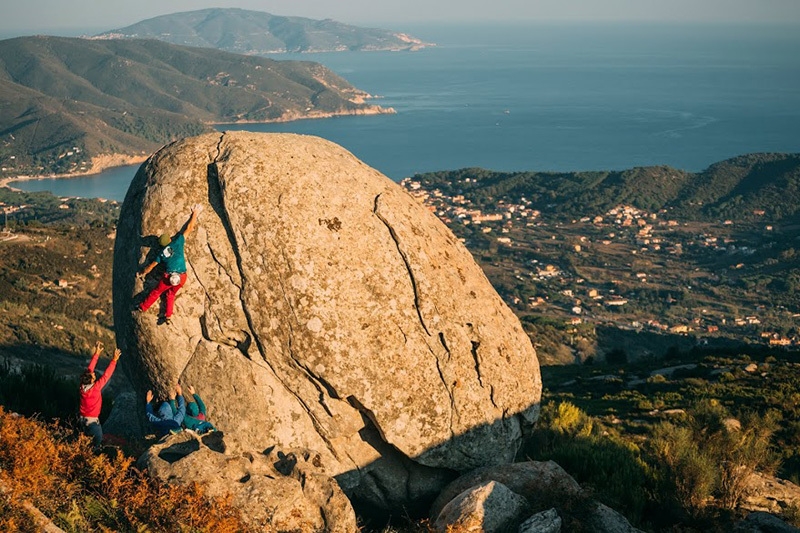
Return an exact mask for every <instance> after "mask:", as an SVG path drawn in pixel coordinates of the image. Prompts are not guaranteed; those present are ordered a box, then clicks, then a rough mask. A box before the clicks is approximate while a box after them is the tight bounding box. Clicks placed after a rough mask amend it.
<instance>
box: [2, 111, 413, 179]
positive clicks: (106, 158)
mask: <svg viewBox="0 0 800 533" xmlns="http://www.w3.org/2000/svg"><path fill="white" fill-rule="evenodd" d="M394 114H397V111H395V109H394V108H392V107H381V106H378V105H371V106H367V107H364V108H360V109H353V110H347V111H344V112H311V113H306V114H305V115H299V114H297V115H294V114H291V113H290V114H287V115H284V116H282V117H280V118H279V119H275V120H236V121H226V122H206V124H207V125H209V126H220V125H224V124H272V123H281V122H293V121H296V120H316V119H324V118H333V117H341V116H363V115H394ZM150 155H151V154H148V155H130V154H100V155H97V156H94V157H93V158H92V165H91V168H90V169H89V170H86V171H83V172H66V173H62V174H41V175H28V174H20V175H16V176H2V177H0V187H5V188H7V189H11V190H12V191H16V192H24V191H22V189H17V188H16V187H13V186H12V185H11V184H12V183H14V182H17V181H32V180H42V179H69V178H81V177H85V176H92V175H94V174H100V173H101V172H103V171H105V170H108V169H110V168H116V167H124V166H128V165H137V164H141V163H143V162H145V161H146V160H147V158H148V157H150Z"/></svg>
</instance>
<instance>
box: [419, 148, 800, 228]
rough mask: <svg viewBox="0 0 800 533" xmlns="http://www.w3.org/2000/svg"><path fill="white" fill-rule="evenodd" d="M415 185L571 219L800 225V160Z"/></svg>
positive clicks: (443, 177)
mask: <svg viewBox="0 0 800 533" xmlns="http://www.w3.org/2000/svg"><path fill="white" fill-rule="evenodd" d="M466 178H470V179H469V180H467V179H466ZM415 179H419V180H421V181H423V182H424V183H425V184H426V188H430V187H438V188H440V189H441V190H442V191H443V192H445V193H446V194H452V195H457V194H463V195H464V196H465V197H467V198H468V199H469V200H470V201H472V202H474V203H476V204H479V205H493V204H496V203H497V202H498V201H499V200H502V199H506V198H520V197H525V198H526V199H527V200H530V201H531V202H533V206H534V207H536V208H537V209H546V210H547V211H549V212H555V213H561V214H563V215H565V216H569V217H581V216H584V215H585V214H586V213H603V212H607V211H608V210H609V209H611V208H613V207H616V206H618V205H621V204H624V205H631V206H634V207H637V208H639V209H643V210H646V211H651V212H652V211H658V210H659V209H668V210H670V211H671V212H674V213H675V214H676V215H682V216H685V217H689V218H692V219H704V218H705V219H719V218H724V219H732V220H743V219H750V220H754V219H756V218H757V217H764V218H765V219H769V220H773V221H778V220H781V221H783V222H784V223H799V224H800V154H783V153H763V154H748V155H742V156H739V157H735V158H732V159H727V160H725V161H721V162H719V163H715V164H713V165H711V166H710V167H709V168H707V169H706V170H704V171H702V172H697V173H694V172H686V171H684V170H678V169H674V168H670V167H667V166H657V167H637V168H632V169H628V170H623V171H598V172H564V173H558V172H493V171H490V170H484V169H476V168H467V169H461V170H453V171H446V172H434V173H429V174H423V175H419V176H415Z"/></svg>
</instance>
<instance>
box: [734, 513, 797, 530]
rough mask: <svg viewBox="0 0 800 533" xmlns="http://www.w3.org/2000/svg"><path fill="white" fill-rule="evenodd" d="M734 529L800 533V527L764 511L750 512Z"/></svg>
mask: <svg viewBox="0 0 800 533" xmlns="http://www.w3.org/2000/svg"><path fill="white" fill-rule="evenodd" d="M733 531H734V533H800V529H798V528H796V527H794V526H792V525H790V524H787V523H786V522H784V521H783V520H781V519H780V518H778V517H777V516H775V515H772V514H769V513H765V512H763V511H756V512H755V513H750V514H749V515H747V516H746V517H745V519H744V520H742V521H741V522H739V523H737V524H736V526H734V529H733Z"/></svg>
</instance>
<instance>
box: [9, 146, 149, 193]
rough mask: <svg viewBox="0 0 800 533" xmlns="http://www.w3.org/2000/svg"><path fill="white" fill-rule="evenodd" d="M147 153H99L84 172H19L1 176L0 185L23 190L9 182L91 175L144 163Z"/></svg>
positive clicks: (18, 190)
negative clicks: (34, 174)
mask: <svg viewBox="0 0 800 533" xmlns="http://www.w3.org/2000/svg"><path fill="white" fill-rule="evenodd" d="M148 157H150V156H149V155H130V154H100V155H97V156H94V157H93V158H92V166H91V168H90V169H89V170H86V171H84V172H67V173H63V174H42V175H36V176H31V175H26V174H20V175H18V176H3V177H0V187H5V188H7V189H11V190H12V191H16V192H24V191H22V189H17V188H16V187H12V186H11V184H12V183H14V182H17V181H32V180H43V179H68V178H81V177H84V176H92V175H94V174H100V173H101V172H103V171H105V170H108V169H110V168H115V167H124V166H128V165H137V164H140V163H144V162H145V161H146V160H147V158H148Z"/></svg>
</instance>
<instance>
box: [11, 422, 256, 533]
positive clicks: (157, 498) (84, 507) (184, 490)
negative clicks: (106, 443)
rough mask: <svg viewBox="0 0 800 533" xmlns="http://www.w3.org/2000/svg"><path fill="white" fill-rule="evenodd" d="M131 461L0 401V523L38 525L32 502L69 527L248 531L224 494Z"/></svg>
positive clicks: (22, 527) (23, 526)
mask: <svg viewBox="0 0 800 533" xmlns="http://www.w3.org/2000/svg"><path fill="white" fill-rule="evenodd" d="M133 462H134V459H133V458H131V457H126V456H124V455H123V454H122V453H119V452H116V453H114V454H112V455H111V456H107V455H102V454H101V455H95V454H93V453H92V452H91V446H90V442H89V439H88V438H87V437H85V436H83V435H75V434H73V433H72V432H70V431H68V430H65V429H63V428H60V427H58V426H56V425H53V424H44V423H41V422H39V421H36V420H31V419H27V418H24V417H21V416H16V415H12V414H9V413H7V412H6V411H5V410H3V409H2V407H0V487H2V488H3V490H2V491H0V531H36V530H38V529H37V528H36V526H35V523H34V517H33V516H32V514H31V511H30V504H32V505H33V506H35V507H36V508H37V509H39V510H40V511H42V512H43V513H44V514H45V515H46V516H47V517H49V518H50V519H51V520H52V521H53V522H54V523H55V524H56V525H58V526H59V527H61V528H62V529H64V530H66V531H122V532H125V531H131V532H134V531H135V532H143V531H176V532H177V531H180V532H198V533H200V532H215V533H216V532H220V533H228V532H231V533H232V532H246V531H248V527H247V526H246V525H245V523H244V522H243V521H242V519H241V517H240V514H239V511H238V510H237V509H235V508H233V507H232V506H231V505H230V504H229V501H227V500H224V499H222V500H221V499H212V498H208V497H206V496H205V495H204V494H203V492H202V490H201V489H200V487H198V486H196V485H193V486H190V487H180V486H174V485H163V484H160V483H158V482H157V481H155V480H153V479H150V478H149V477H147V476H146V475H145V473H143V472H141V471H139V470H137V469H136V468H135V467H134V466H133ZM26 505H27V507H26Z"/></svg>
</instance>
